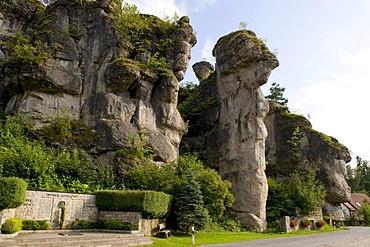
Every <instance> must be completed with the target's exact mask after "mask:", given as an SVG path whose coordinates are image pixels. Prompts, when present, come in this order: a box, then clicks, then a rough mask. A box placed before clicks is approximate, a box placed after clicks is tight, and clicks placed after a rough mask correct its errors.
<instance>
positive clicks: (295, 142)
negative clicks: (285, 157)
mask: <svg viewBox="0 0 370 247" xmlns="http://www.w3.org/2000/svg"><path fill="white" fill-rule="evenodd" d="M301 138H302V133H301V132H300V130H299V127H296V128H295V129H294V131H293V133H292V137H291V138H290V139H289V140H288V141H287V143H288V144H289V146H290V151H291V159H292V160H294V161H296V162H297V161H299V159H300V158H301V152H300V146H299V145H300V143H301Z"/></svg>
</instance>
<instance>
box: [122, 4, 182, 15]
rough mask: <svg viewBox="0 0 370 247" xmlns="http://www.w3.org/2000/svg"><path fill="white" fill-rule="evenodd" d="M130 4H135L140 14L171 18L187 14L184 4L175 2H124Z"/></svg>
mask: <svg viewBox="0 0 370 247" xmlns="http://www.w3.org/2000/svg"><path fill="white" fill-rule="evenodd" d="M126 2H128V3H130V4H135V5H136V6H137V7H138V9H139V11H140V13H144V14H152V15H156V16H159V17H165V16H169V17H172V16H174V14H175V13H176V14H177V15H179V16H184V15H186V14H187V5H186V2H180V3H176V2H175V0H156V1H148V0H126Z"/></svg>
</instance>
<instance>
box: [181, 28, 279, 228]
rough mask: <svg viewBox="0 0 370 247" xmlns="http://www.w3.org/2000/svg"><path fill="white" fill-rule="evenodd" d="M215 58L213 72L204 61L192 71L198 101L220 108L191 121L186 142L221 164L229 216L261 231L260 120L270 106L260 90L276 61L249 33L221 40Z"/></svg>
mask: <svg viewBox="0 0 370 247" xmlns="http://www.w3.org/2000/svg"><path fill="white" fill-rule="evenodd" d="M213 55H214V56H215V57H216V69H215V72H214V73H212V70H211V66H209V65H207V64H205V62H202V64H199V65H198V66H196V67H195V69H196V70H197V71H196V73H197V74H198V78H201V79H203V81H201V82H200V87H201V95H200V97H199V101H207V98H208V99H210V98H215V99H217V102H218V104H217V106H213V105H210V106H209V107H208V108H206V109H204V110H203V112H202V113H201V114H200V115H199V118H198V119H196V120H194V121H193V122H190V127H192V125H195V126H197V127H195V128H194V127H192V128H191V129H189V134H188V135H187V137H186V138H185V140H184V142H187V144H189V145H191V146H196V145H203V146H204V147H206V149H207V151H208V153H209V156H212V159H213V160H214V161H215V163H217V164H219V167H218V169H219V173H220V175H221V176H222V177H223V178H224V179H227V180H229V181H230V182H231V183H232V192H233V195H234V197H235V203H234V205H233V207H232V210H231V211H230V213H231V214H232V215H233V216H234V217H235V218H236V219H238V220H240V221H241V222H242V223H243V224H244V225H246V226H247V227H249V228H251V229H254V230H257V231H262V230H264V229H265V228H266V212H265V205H266V199H267V180H266V176H265V172H264V170H265V139H266V136H267V131H266V128H265V125H264V123H263V118H264V117H265V115H266V114H267V112H268V109H269V108H268V102H267V101H266V100H265V97H264V96H263V94H262V92H261V89H260V86H261V85H263V84H264V83H266V82H267V79H268V77H269V75H270V73H271V71H272V70H273V69H274V68H276V67H277V66H278V61H277V59H276V57H275V56H274V55H273V54H272V53H270V52H269V51H268V49H267V48H266V47H265V45H264V44H263V43H262V42H261V41H260V40H259V39H258V38H257V37H256V36H255V34H254V33H253V32H251V31H237V32H233V33H231V34H229V35H226V36H224V37H222V38H220V39H219V40H218V42H217V44H216V46H215V48H214V50H213ZM202 68H206V69H205V70H204V69H202ZM204 71H205V72H204ZM207 74H209V76H208V77H207V78H206V79H204V77H205V75H207ZM198 126H199V127H200V128H198ZM200 142H203V143H201V144H200Z"/></svg>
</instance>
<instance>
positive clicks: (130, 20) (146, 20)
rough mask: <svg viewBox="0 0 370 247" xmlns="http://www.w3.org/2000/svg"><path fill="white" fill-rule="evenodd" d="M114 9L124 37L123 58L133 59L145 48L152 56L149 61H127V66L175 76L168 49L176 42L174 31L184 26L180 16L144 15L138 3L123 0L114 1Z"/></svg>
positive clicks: (117, 26)
mask: <svg viewBox="0 0 370 247" xmlns="http://www.w3.org/2000/svg"><path fill="white" fill-rule="evenodd" d="M112 13H113V14H112V19H113V22H114V24H115V26H116V30H117V31H118V32H119V33H120V35H121V37H122V39H123V42H122V47H121V48H122V51H121V53H122V56H123V57H124V58H123V59H131V60H132V59H134V58H135V55H137V54H141V53H144V52H147V53H149V54H150V56H151V59H150V61H149V64H148V65H147V64H141V63H140V62H137V61H135V62H134V63H132V62H130V63H126V64H125V65H124V66H129V67H132V68H134V69H140V68H143V69H145V68H149V69H152V70H153V71H155V72H156V73H157V74H159V75H160V76H162V77H173V76H174V75H173V73H172V71H171V70H170V69H169V66H168V63H167V59H166V49H167V48H168V47H170V46H171V45H172V43H173V41H172V39H171V33H173V32H174V31H175V30H176V29H177V28H181V24H180V23H179V22H178V17H177V16H175V17H174V18H173V19H172V20H171V19H170V18H166V19H165V20H161V19H159V18H157V17H154V16H151V15H143V14H140V13H139V11H138V9H137V7H136V6H135V5H130V4H128V3H126V2H123V1H122V0H114V1H113V12H112ZM153 47H154V48H153ZM126 57H127V58H126ZM118 59H121V58H118Z"/></svg>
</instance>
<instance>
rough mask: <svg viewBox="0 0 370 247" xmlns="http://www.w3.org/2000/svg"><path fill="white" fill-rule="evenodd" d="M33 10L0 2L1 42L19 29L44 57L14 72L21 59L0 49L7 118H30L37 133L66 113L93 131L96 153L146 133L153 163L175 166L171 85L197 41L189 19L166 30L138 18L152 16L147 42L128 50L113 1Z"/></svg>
mask: <svg viewBox="0 0 370 247" xmlns="http://www.w3.org/2000/svg"><path fill="white" fill-rule="evenodd" d="M19 8H20V9H21V10H19ZM35 9H36V8H35V7H34V6H32V5H30V4H26V3H25V1H24V0H4V1H1V3H0V26H1V31H0V40H2V41H9V40H11V37H14V36H16V35H15V34H16V33H17V32H19V31H22V32H23V34H24V35H27V36H29V37H30V40H31V43H30V45H33V46H35V47H36V48H37V52H38V53H37V54H36V55H35V56H39V55H40V52H41V48H40V47H39V46H40V44H42V47H43V48H42V50H43V51H45V52H47V54H49V55H50V57H48V59H45V61H43V62H38V63H37V64H35V63H34V62H33V61H32V63H31V62H30V64H27V66H20V65H24V64H22V63H24V61H19V59H18V60H17V59H14V51H12V49H10V48H9V47H6V46H4V45H3V46H2V47H1V49H0V59H1V60H2V61H3V63H2V64H1V66H0V96H1V97H0V98H1V102H0V104H1V105H0V106H2V107H3V108H6V113H10V112H16V113H20V114H26V115H28V116H31V117H32V118H34V119H35V120H36V124H37V126H38V127H40V126H43V125H45V124H47V121H48V119H50V118H51V117H55V116H58V115H62V114H67V115H69V116H71V117H72V118H74V119H76V120H80V121H82V122H83V123H84V124H86V125H87V126H88V127H90V128H93V129H95V131H96V145H95V146H94V147H93V149H92V150H90V151H91V152H95V153H96V152H101V151H103V152H108V151H110V150H116V149H118V148H121V147H123V146H125V145H127V138H128V136H129V135H134V134H135V133H138V132H139V131H140V130H144V129H145V130H146V135H147V139H146V140H147V143H148V145H149V146H151V147H152V148H154V149H155V150H156V160H158V161H166V162H168V161H174V160H176V159H177V157H178V145H179V143H180V140H181V137H182V135H183V134H184V133H185V124H184V122H183V120H182V118H181V116H180V114H179V112H178V111H177V94H178V90H179V86H178V82H179V81H180V80H182V79H183V77H184V72H185V70H186V69H187V66H188V62H189V60H190V51H191V47H192V46H194V45H195V43H196V39H195V36H194V34H193V30H192V27H191V26H190V25H189V20H188V18H187V17H183V18H182V19H180V21H179V22H178V23H177V24H176V25H173V26H171V28H172V29H171V28H167V26H166V25H165V23H164V21H162V20H160V19H159V18H156V17H150V16H142V18H153V19H151V20H152V21H151V23H153V24H151V25H152V26H151V29H150V30H151V31H150V32H148V34H145V35H147V36H145V37H144V36H141V37H140V38H143V40H144V39H145V40H146V43H144V44H140V45H138V44H135V45H133V44H132V41H130V42H128V40H127V37H125V36H124V35H123V33H122V32H125V31H126V30H120V29H119V28H120V27H119V26H118V24H117V21H116V20H115V19H114V13H115V12H114V11H115V9H117V6H115V2H114V1H111V0H99V1H93V2H83V1H82V3H78V1H69V0H57V1H56V2H54V3H53V4H51V5H49V6H47V8H46V10H45V11H43V10H42V9H39V10H40V11H39V12H36V11H35ZM3 10H5V11H3ZM162 27H163V28H162ZM161 28H162V29H161ZM143 35H144V34H143ZM162 41H166V42H167V41H168V42H167V43H166V44H165V45H163V44H161V42H162ZM14 42H18V41H17V40H15V41H14ZM40 42H42V43H40ZM162 43H164V42H162ZM138 47H139V48H140V49H139V48H138ZM11 62H12V63H11ZM17 62H18V63H17ZM158 64H159V65H158ZM160 66H162V67H160ZM159 67H160V68H159ZM160 69H161V70H160ZM159 71H160V72H159Z"/></svg>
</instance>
